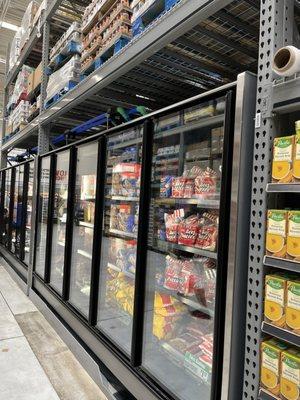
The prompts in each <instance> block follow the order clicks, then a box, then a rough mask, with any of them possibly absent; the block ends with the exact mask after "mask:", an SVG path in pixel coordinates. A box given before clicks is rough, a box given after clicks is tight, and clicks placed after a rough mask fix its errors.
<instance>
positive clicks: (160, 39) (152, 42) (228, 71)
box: [5, 0, 260, 149]
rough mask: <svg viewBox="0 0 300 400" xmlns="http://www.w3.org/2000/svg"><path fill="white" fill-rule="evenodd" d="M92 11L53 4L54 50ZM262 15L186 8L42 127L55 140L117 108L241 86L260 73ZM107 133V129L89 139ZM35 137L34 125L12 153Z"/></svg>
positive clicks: (243, 6)
mask: <svg viewBox="0 0 300 400" xmlns="http://www.w3.org/2000/svg"><path fill="white" fill-rule="evenodd" d="M89 3H90V2H89V1H88V0H85V1H77V0H75V1H74V2H72V4H73V5H72V6H70V3H69V2H67V1H61V0H60V1H57V0H54V1H52V2H50V4H49V5H48V6H47V10H46V11H45V13H44V22H45V21H49V23H50V38H51V41H52V42H53V41H54V40H55V38H56V37H58V36H59V35H60V34H61V32H63V26H64V22H63V16H64V15H66V13H67V12H68V13H72V15H74V16H77V15H78V17H79V16H81V15H82V13H83V10H84V8H85V7H86V6H87V5H88V4H89ZM259 7H260V5H259V1H257V0H242V1H238V0H234V1H232V0H226V1H224V0H213V1H211V0H199V1H193V0H192V1H191V0H182V1H181V2H179V3H177V4H176V5H175V6H173V8H172V9H171V10H168V11H165V12H164V13H162V14H161V15H160V16H159V17H158V18H157V19H155V20H154V21H153V22H152V23H150V25H149V26H147V27H146V29H145V30H144V31H143V32H142V33H141V34H139V35H137V36H136V37H134V38H133V39H132V41H131V42H130V43H129V44H127V45H126V46H125V47H124V48H123V49H122V50H120V51H119V52H118V53H117V54H115V55H114V56H112V57H111V58H109V59H108V60H107V61H106V62H105V63H104V64H103V65H102V66H101V67H100V68H98V69H96V70H95V71H94V72H93V73H91V74H90V75H89V76H87V77H86V78H85V79H83V80H82V81H81V82H80V83H79V84H78V85H77V86H76V87H75V88H74V89H73V90H71V91H69V92H68V93H67V94H65V95H64V96H63V97H62V98H61V99H60V100H58V101H57V102H55V103H54V104H53V105H52V106H51V107H50V108H48V109H47V110H46V111H43V112H42V113H41V115H40V116H39V119H38V121H39V122H38V123H39V125H42V126H43V127H46V126H50V124H51V129H50V137H51V138H54V137H57V136H59V135H62V134H64V133H65V132H67V131H69V130H70V129H72V128H74V127H75V126H77V125H80V124H83V123H85V122H87V121H89V120H91V119H93V118H96V117H98V116H99V115H101V114H105V113H107V112H108V111H109V110H111V109H116V108H117V107H122V108H124V109H125V110H130V109H132V108H133V107H136V106H142V107H145V109H146V110H147V112H151V111H154V110H157V109H161V108H163V107H166V106H169V105H171V104H174V102H179V101H182V100H184V99H186V98H187V97H191V96H194V95H198V94H199V93H202V92H207V91H209V90H213V89H215V88H218V87H220V86H221V85H224V84H226V83H229V82H234V81H235V80H236V77H237V75H238V74H239V73H240V72H243V71H245V70H250V71H253V72H254V73H255V72H256V71H257V51H258V43H257V38H258V34H259ZM229 36H230V40H229V39H228V37H229ZM52 42H51V43H52ZM219 118H220V120H221V118H223V117H221V116H220V117H219V116H217V117H216V122H217V119H219ZM107 127H109V126H108V125H107V123H104V124H102V125H99V126H97V127H93V128H91V129H90V130H89V131H87V133H86V134H91V133H94V132H97V131H100V130H104V129H107ZM34 132H35V127H33V126H32V125H28V126H27V127H26V128H25V132H22V133H21V132H20V133H19V134H18V137H22V139H24V140H22V142H20V141H19V140H18V138H13V137H12V138H11V139H8V141H7V142H6V143H5V148H6V149H7V148H10V147H13V146H16V145H19V144H22V145H24V146H25V147H24V148H27V147H28V144H29V143H30V142H31V139H30V137H31V136H32V134H34ZM81 137H82V136H81ZM26 138H27V139H28V140H27V142H26V140H25V139H26ZM36 144H37V143H36Z"/></svg>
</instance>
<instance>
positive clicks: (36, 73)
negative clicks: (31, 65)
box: [33, 63, 43, 89]
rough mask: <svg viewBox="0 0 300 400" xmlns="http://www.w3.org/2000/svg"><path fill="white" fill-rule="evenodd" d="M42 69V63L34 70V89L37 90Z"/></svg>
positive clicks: (40, 80) (40, 81)
mask: <svg viewBox="0 0 300 400" xmlns="http://www.w3.org/2000/svg"><path fill="white" fill-rule="evenodd" d="M42 75H43V68H42V63H40V64H39V65H38V66H37V68H36V70H35V71H34V87H33V88H34V89H35V88H37V87H38V86H39V85H40V84H41V83H42Z"/></svg>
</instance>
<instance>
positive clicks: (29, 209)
mask: <svg viewBox="0 0 300 400" xmlns="http://www.w3.org/2000/svg"><path fill="white" fill-rule="evenodd" d="M33 179H34V163H33V162H30V163H29V176H28V189H27V190H28V191H27V210H26V231H25V247H24V254H25V256H24V263H25V264H26V265H29V257H30V246H31V216H32V196H33Z"/></svg>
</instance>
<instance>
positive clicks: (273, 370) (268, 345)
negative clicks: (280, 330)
mask: <svg viewBox="0 0 300 400" xmlns="http://www.w3.org/2000/svg"><path fill="white" fill-rule="evenodd" d="M285 350H287V345H286V344H284V343H282V342H280V341H279V340H277V339H271V340H266V341H264V342H262V344H261V372H260V383H261V387H262V388H263V389H266V390H267V391H269V392H270V393H272V394H274V395H275V396H278V395H279V393H280V374H281V353H282V352H283V351H285Z"/></svg>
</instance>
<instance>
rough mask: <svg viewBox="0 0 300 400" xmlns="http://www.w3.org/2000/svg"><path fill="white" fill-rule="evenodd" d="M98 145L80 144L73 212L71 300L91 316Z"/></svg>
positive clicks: (75, 305)
mask: <svg viewBox="0 0 300 400" xmlns="http://www.w3.org/2000/svg"><path fill="white" fill-rule="evenodd" d="M97 161H98V145H97V143H96V144H95V143H91V144H87V145H83V146H80V147H78V150H77V167H76V187H75V200H74V215H73V241H72V259H71V281H70V303H71V304H72V305H73V306H74V307H75V308H76V309H77V310H78V311H80V312H81V313H82V314H83V315H84V317H86V318H87V317H88V314H89V304H90V288H91V269H92V252H93V237H94V219H95V200H96V180H97Z"/></svg>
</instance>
